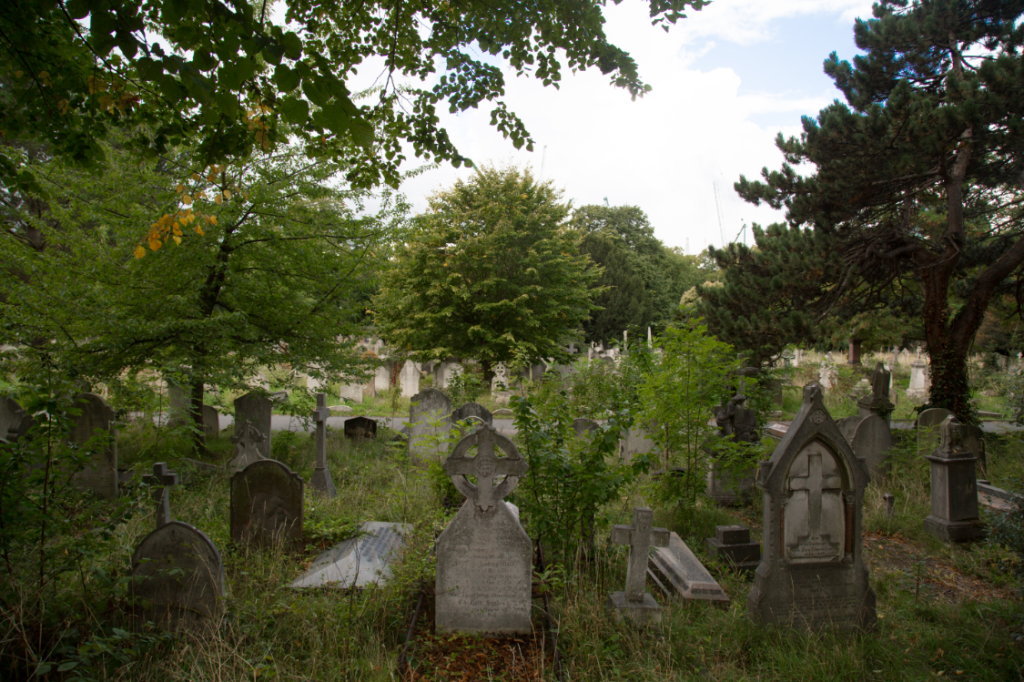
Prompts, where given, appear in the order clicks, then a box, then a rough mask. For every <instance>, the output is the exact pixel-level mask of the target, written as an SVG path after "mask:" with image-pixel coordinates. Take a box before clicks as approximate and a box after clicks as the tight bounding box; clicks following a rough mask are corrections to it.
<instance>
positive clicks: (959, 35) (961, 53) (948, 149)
mask: <svg viewBox="0 0 1024 682" xmlns="http://www.w3.org/2000/svg"><path fill="white" fill-rule="evenodd" d="M1022 14H1024V2H1022V1H1021V0H1010V1H999V0H959V1H958V0H920V1H915V2H909V1H908V0H882V1H881V2H879V3H878V4H876V5H875V8H874V18H873V19H870V20H867V21H861V20H858V21H857V23H856V26H855V31H854V32H855V37H856V42H857V45H858V47H860V48H861V49H862V50H864V51H865V52H866V54H864V55H863V56H858V57H856V58H854V60H853V64H852V65H851V64H850V63H849V62H845V61H840V60H839V59H838V57H837V56H836V55H835V53H833V54H832V55H831V56H830V57H829V58H828V59H827V60H826V61H825V65H824V66H825V72H826V73H827V74H828V75H829V76H830V77H831V78H832V79H833V80H834V81H835V83H836V86H837V87H838V88H839V89H840V90H841V91H842V92H843V95H844V96H845V98H846V103H843V102H839V101H836V102H834V103H833V104H832V105H830V106H828V107H826V108H825V109H823V110H822V111H821V112H820V113H819V115H818V118H817V120H812V119H810V118H804V119H803V127H804V131H803V133H802V134H801V136H800V138H799V139H796V138H790V139H788V140H787V139H784V138H782V136H781V135H780V136H779V138H778V141H777V145H778V147H779V149H780V150H781V151H782V153H783V155H784V157H785V164H784V165H783V167H782V168H781V170H778V171H774V172H769V171H768V170H767V169H765V170H764V171H763V172H762V175H763V181H762V182H751V181H748V180H747V179H746V178H743V177H741V178H740V181H739V182H738V183H737V184H736V189H737V191H738V192H739V193H740V195H741V196H742V197H743V198H744V199H746V200H747V201H750V202H752V203H755V204H756V203H759V202H761V201H764V202H766V203H768V204H769V205H771V206H773V207H776V208H785V209H786V211H787V220H788V222H789V225H790V228H789V230H788V231H787V230H783V229H780V230H778V231H777V232H773V231H771V230H769V231H768V232H766V233H763V234H762V236H763V238H764V239H772V238H776V237H782V235H783V234H784V233H785V232H792V230H795V229H800V228H806V229H810V230H812V231H813V238H812V237H809V236H803V237H801V238H799V239H796V241H799V242H801V244H793V245H792V246H793V248H800V249H807V251H806V254H805V255H806V257H807V261H806V262H803V263H802V264H800V263H798V261H799V258H798V257H797V256H796V255H786V254H785V253H783V252H784V251H785V250H786V249H787V248H788V247H787V245H786V244H785V243H780V244H772V245H769V244H768V243H767V241H764V240H763V239H762V240H759V241H758V245H759V248H760V249H761V250H762V251H765V252H766V255H765V256H763V257H758V256H753V257H750V258H748V259H747V260H744V259H743V258H735V259H733V261H734V262H730V259H729V257H728V256H727V252H718V254H716V255H718V256H719V257H720V260H721V261H723V264H724V265H727V266H729V267H731V268H737V267H739V268H741V269H743V268H746V269H748V270H749V275H744V276H748V277H749V278H750V282H748V284H749V286H750V288H748V289H746V290H745V291H739V290H738V289H737V288H736V287H733V295H732V296H731V297H730V299H729V300H730V304H737V305H738V303H742V304H743V305H744V306H747V308H748V309H749V308H750V307H751V306H753V307H757V306H754V304H753V300H752V299H755V298H756V299H757V300H759V301H764V302H766V304H767V306H768V307H769V309H770V308H771V306H773V305H778V304H777V302H776V301H774V300H772V297H773V296H774V297H777V296H778V295H779V292H780V291H783V292H786V293H785V294H784V296H785V297H788V298H789V299H792V301H794V302H798V304H799V306H800V307H802V308H803V313H802V315H804V316H805V318H804V319H806V316H807V315H811V316H813V317H814V318H815V319H818V320H821V319H824V318H825V317H826V316H827V315H829V314H832V313H834V312H835V311H836V310H845V311H847V312H849V313H852V312H853V311H856V310H862V309H865V308H871V307H876V306H879V305H883V304H885V302H888V304H889V305H895V306H903V308H904V309H913V306H914V303H913V301H912V300H909V299H913V298H914V297H919V298H920V302H921V308H920V315H921V324H922V329H923V334H924V337H925V339H926V341H927V345H928V350H929V353H930V355H931V358H932V392H931V400H930V402H931V403H932V404H934V405H938V406H942V407H946V408H948V409H951V410H953V411H954V412H955V413H957V414H959V415H961V416H968V415H970V414H971V412H972V409H971V406H970V403H969V402H968V399H969V389H968V383H967V356H968V353H969V352H970V349H971V346H972V343H973V340H974V336H975V333H976V332H977V330H978V328H979V326H980V325H981V323H982V321H983V319H984V315H985V311H986V309H987V308H988V306H989V303H990V302H991V301H992V300H993V297H995V296H997V295H999V294H1000V293H1002V292H1004V291H1019V287H1017V286H1016V281H1017V280H1018V279H1019V278H1020V277H1021V266H1022V264H1024V237H1022V234H1024V232H1022V228H1024V214H1022V211H1021V202H1022V198H1024V56H1022V44H1024V24H1021V22H1020V18H1021V16H1022ZM798 164H813V166H814V167H815V168H816V172H815V173H814V174H812V175H808V176H801V175H799V174H798V173H797V170H796V169H795V166H797V165H798ZM788 238H790V239H795V238H794V237H792V235H790V236H789V237H788ZM735 251H736V252H737V253H739V252H740V251H741V250H740V249H736V250H735ZM769 253H770V254H773V255H770V256H769V255H767V254H769ZM773 258H776V259H781V260H782V261H785V262H786V265H787V267H789V268H791V269H788V270H779V269H773V267H772V264H771V260H772V259H773ZM755 264H756V265H757V267H755V266H754V265H755ZM797 265H800V267H797ZM737 277H739V276H738V275H736V274H732V273H730V274H728V275H727V276H726V281H727V282H729V281H740V279H737ZM766 283H767V284H769V285H770V286H768V287H767V288H760V285H764V284H766ZM728 288H729V286H728V284H727V287H726V289H728ZM954 297H956V298H959V299H960V301H962V303H961V304H960V305H954V303H955V300H954ZM709 300H710V299H709ZM770 318H771V316H770V315H769V322H768V324H767V325H765V324H762V323H763V320H762V321H761V322H758V323H757V327H758V328H761V329H764V328H767V327H770V326H773V325H776V323H777V322H778V321H776V320H772V319H770ZM758 319H760V318H758ZM778 324H779V325H781V326H783V327H784V326H785V324H786V323H785V322H781V323H778ZM794 324H795V323H794ZM796 326H797V327H799V325H796ZM800 328H802V327H800Z"/></svg>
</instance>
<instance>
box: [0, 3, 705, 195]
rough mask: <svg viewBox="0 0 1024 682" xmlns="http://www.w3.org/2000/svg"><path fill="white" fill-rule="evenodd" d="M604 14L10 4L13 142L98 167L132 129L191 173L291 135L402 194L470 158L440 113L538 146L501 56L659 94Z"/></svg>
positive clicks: (4, 162)
mask: <svg viewBox="0 0 1024 682" xmlns="http://www.w3.org/2000/svg"><path fill="white" fill-rule="evenodd" d="M649 4H650V16H651V22H652V24H654V25H658V26H663V27H665V28H666V29H667V28H668V26H669V25H671V24H673V23H675V22H676V21H677V20H678V19H680V18H682V17H683V16H684V15H683V11H684V10H685V9H686V8H687V7H691V8H693V9H700V8H701V7H702V6H703V5H704V4H705V0H649ZM603 5H604V3H603V2H599V1H598V0H584V1H583V2H564V1H559V2H554V3H548V2H536V1H535V0H529V1H527V2H508V1H504V0H499V1H497V2H478V1H476V0H469V1H465V2H450V1H449V0H440V1H438V0H426V1H422V2H383V1H381V2H378V1H372V2H338V1H337V0H331V1H328V2H319V1H317V2H314V1H312V0H288V2H287V3H286V11H285V13H284V15H283V16H276V15H275V14H274V13H273V12H271V9H272V7H273V3H268V2H262V3H250V2H246V1H245V0H224V1H221V0H9V1H8V2H5V3H4V11H3V12H0V130H3V134H4V139H5V140H7V141H10V140H17V139H26V140H32V141H35V142H39V143H42V144H44V145H46V146H47V147H48V148H49V150H50V153H52V154H56V155H60V156H63V157H65V158H67V159H68V160H73V161H75V162H79V163H81V164H84V165H87V166H93V167H95V166H99V165H102V164H103V162H104V161H103V160H104V157H105V151H104V147H103V145H102V144H100V141H101V140H102V139H103V138H104V137H105V136H106V134H107V133H108V132H110V131H111V130H112V129H114V128H118V127H122V128H123V127H124V124H130V130H131V131H132V132H131V135H130V137H129V139H128V140H127V143H129V144H131V145H132V146H133V147H134V148H136V150H141V151H146V152H150V153H155V154H162V153H164V152H165V151H166V150H168V149H171V148H173V147H174V146H177V145H182V144H192V145H195V158H194V159H193V163H192V164H191V166H192V170H199V169H201V168H205V167H207V166H209V165H211V164H221V163H231V162H233V161H234V160H237V159H239V158H243V157H246V156H248V155H249V154H250V153H251V151H252V150H253V149H263V150H268V149H271V148H273V147H274V145H276V144H278V143H280V142H282V141H284V140H285V139H286V137H287V136H288V135H296V136H298V137H299V138H301V141H303V142H304V143H305V146H304V149H305V151H306V153H307V154H308V155H309V156H310V157H311V158H330V159H333V160H335V161H344V162H345V165H346V172H347V174H348V179H349V180H350V181H351V182H354V183H355V184H357V185H374V184H377V183H379V182H382V181H383V182H387V183H389V184H391V185H392V186H397V184H398V181H399V171H398V168H399V165H400V163H401V161H402V160H403V158H404V156H405V149H406V148H407V147H408V148H411V149H412V150H413V152H414V153H415V154H416V155H418V156H422V157H425V158H436V159H438V160H446V161H451V162H453V163H454V164H455V165H456V166H458V165H459V164H460V163H462V162H463V161H465V160H466V159H464V157H462V155H461V154H460V153H459V151H458V150H457V149H456V148H455V146H454V145H453V144H452V142H451V140H450V139H449V137H448V134H447V133H446V132H445V130H444V129H443V128H441V127H440V125H439V124H438V118H437V108H438V107H439V106H442V107H446V108H448V109H449V110H450V111H452V112H458V111H465V110H467V109H469V108H475V107H478V106H480V105H481V104H483V103H492V104H493V108H492V115H491V124H492V125H494V126H495V127H496V128H497V129H498V130H499V131H500V132H501V133H502V134H503V135H504V136H505V137H509V138H511V139H512V142H513V144H514V145H515V146H516V147H517V148H519V147H521V146H522V145H524V144H525V145H526V146H527V147H532V144H533V141H532V139H531V138H530V136H529V133H528V132H527V130H526V128H525V126H524V125H523V122H522V121H521V120H520V119H519V118H518V117H517V116H516V115H515V114H514V113H513V112H512V111H511V110H510V109H509V108H508V107H507V105H506V103H505V100H504V95H505V79H504V74H503V69H502V67H501V66H498V65H496V64H494V60H493V58H495V57H497V58H500V59H502V60H504V61H505V63H506V64H508V65H509V66H511V68H512V70H513V72H514V73H515V74H516V75H520V76H521V75H523V74H527V73H530V74H532V75H533V76H534V77H535V78H537V79H539V80H541V81H542V82H543V84H544V85H553V86H555V87H556V88H557V87H558V82H559V81H560V79H561V77H562V70H563V65H564V66H567V67H568V68H569V69H572V70H586V69H589V68H594V67H596V68H598V69H599V70H600V71H601V72H602V73H604V74H608V75H609V77H610V79H611V83H612V84H613V85H615V86H616V87H621V88H623V89H625V90H626V91H627V92H629V94H630V95H631V96H633V97H637V96H640V95H642V94H644V93H645V92H647V91H648V90H649V89H650V88H649V86H647V85H645V84H644V83H643V81H642V80H641V79H640V76H639V73H638V71H637V65H636V63H635V62H634V60H633V59H632V58H631V57H630V56H629V54H628V53H626V52H625V51H624V50H622V49H621V48H619V47H616V46H615V45H612V44H611V43H610V42H608V40H607V37H606V36H605V31H604V23H605V18H604V15H603ZM381 67H383V73H382V74H381V78H380V79H379V81H378V83H379V87H378V89H377V90H376V91H375V92H374V94H373V97H372V98H371V99H369V100H362V101H361V103H358V104H357V102H360V100H358V99H357V98H356V97H355V94H354V93H353V92H352V90H353V87H354V86H353V85H352V81H353V79H354V77H355V76H356V74H357V73H358V72H360V71H363V70H366V71H367V72H369V70H375V71H380V70H381ZM438 73H440V78H436V77H435V75H436V74H438ZM428 82H429V84H426V83H428ZM418 84H419V86H417V85H418ZM0 152H3V153H0V181H2V184H3V185H6V186H9V187H19V188H20V189H22V190H24V189H28V188H31V189H34V190H35V191H37V192H38V191H40V190H42V187H41V185H39V184H38V183H37V182H35V176H34V175H33V174H32V172H31V169H30V168H29V167H27V166H26V165H25V159H24V158H23V156H22V155H21V154H19V153H17V152H13V153H12V150H11V149H10V148H9V147H0ZM186 176H187V174H186Z"/></svg>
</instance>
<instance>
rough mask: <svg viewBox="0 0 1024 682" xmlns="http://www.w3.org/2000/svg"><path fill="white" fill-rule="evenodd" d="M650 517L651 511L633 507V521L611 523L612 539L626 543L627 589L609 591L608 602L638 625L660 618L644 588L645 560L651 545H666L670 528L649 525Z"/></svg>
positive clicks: (659, 612)
mask: <svg viewBox="0 0 1024 682" xmlns="http://www.w3.org/2000/svg"><path fill="white" fill-rule="evenodd" d="M653 520H654V512H653V511H651V510H650V509H648V508H647V507H636V508H634V509H633V525H631V526H623V525H616V526H612V535H611V542H612V544H616V545H628V546H629V563H628V564H627V565H626V589H625V590H624V591H622V592H612V593H611V594H609V595H608V602H607V606H608V608H609V609H611V610H613V611H614V612H615V613H616V614H618V615H620V616H622V615H624V616H625V617H627V618H629V619H630V620H632V621H633V622H634V623H636V624H637V625H657V624H658V623H660V622H661V607H660V606H658V602H656V601H654V597H652V596H651V595H650V594H648V592H647V561H648V558H649V555H650V551H651V547H652V546H654V547H667V546H668V543H669V532H668V530H667V529H665V528H652V524H653Z"/></svg>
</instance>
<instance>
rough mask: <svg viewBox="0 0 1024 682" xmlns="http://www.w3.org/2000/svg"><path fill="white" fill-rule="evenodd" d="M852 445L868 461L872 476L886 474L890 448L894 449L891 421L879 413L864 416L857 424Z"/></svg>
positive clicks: (855, 451)
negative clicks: (890, 428) (890, 427)
mask: <svg viewBox="0 0 1024 682" xmlns="http://www.w3.org/2000/svg"><path fill="white" fill-rule="evenodd" d="M850 445H851V447H853V452H854V453H855V454H856V455H857V456H858V457H860V458H861V459H863V460H864V461H865V462H867V465H868V470H869V471H870V472H871V476H872V478H874V477H876V476H879V475H882V474H884V472H885V469H886V465H885V462H886V460H887V459H888V458H889V450H891V449H892V431H890V430H889V422H888V421H886V420H885V419H883V418H882V417H880V416H878V415H877V414H871V415H869V416H867V417H864V419H862V420H861V422H860V423H859V424H858V425H857V430H856V431H854V433H853V439H852V440H851V441H850Z"/></svg>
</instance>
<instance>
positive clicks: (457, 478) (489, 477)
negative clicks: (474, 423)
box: [444, 424, 529, 512]
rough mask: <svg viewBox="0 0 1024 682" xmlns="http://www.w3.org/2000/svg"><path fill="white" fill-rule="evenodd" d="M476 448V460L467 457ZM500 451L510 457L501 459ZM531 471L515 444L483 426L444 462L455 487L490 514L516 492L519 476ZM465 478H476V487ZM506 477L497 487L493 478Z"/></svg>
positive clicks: (491, 427)
mask: <svg viewBox="0 0 1024 682" xmlns="http://www.w3.org/2000/svg"><path fill="white" fill-rule="evenodd" d="M474 445H475V446H477V454H476V456H475V457H466V453H467V452H468V451H469V449H470V448H471V447H472V446H474ZM495 445H497V446H498V447H499V448H501V449H502V450H503V451H504V452H505V453H506V455H508V456H507V457H500V458H499V457H498V456H497V455H495V453H494V446H495ZM527 469H529V465H527V463H526V460H524V459H523V458H522V457H521V456H520V455H519V451H518V450H516V449H515V446H513V445H512V441H510V440H509V439H508V438H505V437H504V436H502V435H501V434H499V433H498V432H497V431H496V430H495V429H494V427H493V426H489V425H487V424H483V425H481V426H480V428H478V429H477V430H476V431H474V432H473V433H471V434H469V435H468V436H466V437H465V438H463V439H462V440H460V441H459V444H458V445H456V446H455V450H454V451H453V452H452V454H451V456H449V457H448V459H447V460H445V463H444V470H445V473H447V474H448V475H449V476H450V477H451V479H452V483H454V484H455V487H456V488H458V489H459V492H461V493H462V494H463V495H465V496H466V497H467V498H469V499H470V500H471V501H472V502H473V504H474V505H476V507H477V508H478V509H480V511H484V512H486V511H490V510H491V509H492V508H493V507H494V504H495V502H500V501H501V500H502V499H503V498H504V497H505V496H506V495H508V494H509V493H510V492H512V491H513V490H515V487H516V486H517V485H518V484H519V477H520V476H522V475H523V474H525V473H526V470H527ZM466 476H476V480H477V484H476V485H473V484H472V483H470V482H469V480H468V479H467V478H466ZM499 476H504V480H503V481H501V483H499V484H498V485H494V479H495V478H497V477H499Z"/></svg>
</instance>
